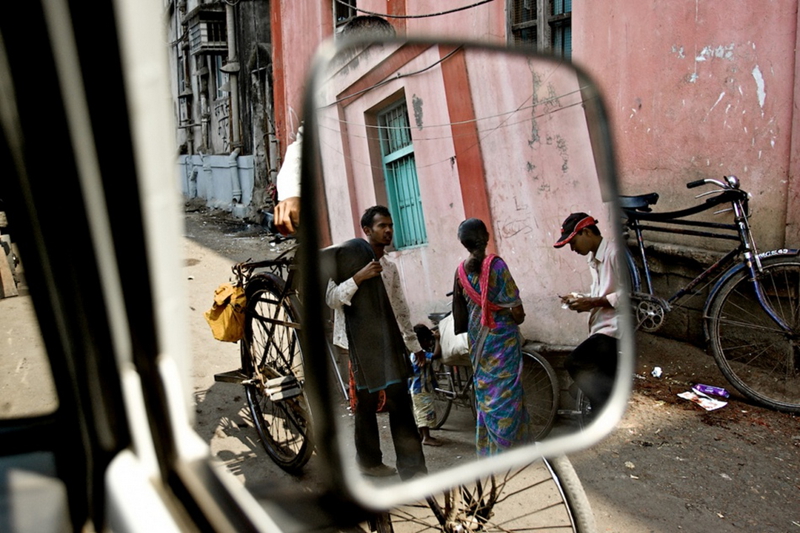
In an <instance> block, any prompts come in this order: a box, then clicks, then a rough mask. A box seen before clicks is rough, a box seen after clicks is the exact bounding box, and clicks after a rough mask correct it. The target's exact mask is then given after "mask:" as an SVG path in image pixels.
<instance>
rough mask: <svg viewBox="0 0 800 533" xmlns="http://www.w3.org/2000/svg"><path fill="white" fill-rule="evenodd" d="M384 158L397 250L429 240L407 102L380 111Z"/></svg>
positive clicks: (379, 123)
mask: <svg viewBox="0 0 800 533" xmlns="http://www.w3.org/2000/svg"><path fill="white" fill-rule="evenodd" d="M377 118H378V131H379V133H380V144H381V158H382V164H383V172H384V176H385V178H386V196H387V198H388V201H389V205H388V207H389V211H391V213H392V221H393V222H394V246H395V248H397V249H401V248H409V247H411V246H419V245H422V244H425V243H426V242H428V235H427V232H426V230H425V217H424V216H423V213H422V199H421V197H420V192H419V180H418V179H417V165H416V161H415V159H414V144H413V142H412V139H411V128H410V127H409V120H408V107H407V106H406V103H405V102H404V101H403V102H400V103H398V104H395V105H393V106H391V107H389V108H387V109H385V110H384V111H382V112H381V113H380V114H378V117H377Z"/></svg>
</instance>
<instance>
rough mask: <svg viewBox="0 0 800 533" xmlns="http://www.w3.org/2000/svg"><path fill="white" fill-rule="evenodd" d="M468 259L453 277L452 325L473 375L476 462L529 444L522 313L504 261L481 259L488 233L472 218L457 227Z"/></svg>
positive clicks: (479, 222)
mask: <svg viewBox="0 0 800 533" xmlns="http://www.w3.org/2000/svg"><path fill="white" fill-rule="evenodd" d="M458 239H459V240H460V241H461V244H463V245H464V247H465V248H466V249H467V251H469V258H467V259H466V260H465V261H464V262H462V263H461V264H460V265H459V266H458V269H457V271H456V276H455V278H456V279H455V287H454V291H453V319H454V321H455V324H456V333H461V332H463V331H465V330H466V331H467V332H468V337H469V344H470V356H471V358H472V366H473V371H474V384H475V399H476V402H477V412H478V417H477V418H478V420H477V427H476V442H475V444H476V448H477V453H478V455H479V456H489V455H495V454H497V453H499V452H501V451H503V450H506V449H508V448H511V447H513V446H517V445H520V444H525V443H527V442H529V440H530V438H529V433H530V430H529V420H530V417H529V415H528V411H527V409H526V408H525V399H524V391H523V389H522V382H521V381H520V374H521V370H522V352H521V349H522V338H521V336H520V332H519V324H521V323H522V321H523V320H524V319H525V311H524V309H523V307H522V301H521V300H520V297H519V289H518V288H517V284H516V283H515V282H514V278H513V277H512V276H511V272H510V271H509V269H508V265H506V263H505V261H503V259H501V258H500V257H498V256H496V255H494V254H489V255H486V245H487V244H488V242H489V232H488V231H487V229H486V225H485V224H484V223H483V222H482V221H481V220H479V219H477V218H470V219H467V220H465V221H464V222H462V223H461V225H460V226H459V227H458Z"/></svg>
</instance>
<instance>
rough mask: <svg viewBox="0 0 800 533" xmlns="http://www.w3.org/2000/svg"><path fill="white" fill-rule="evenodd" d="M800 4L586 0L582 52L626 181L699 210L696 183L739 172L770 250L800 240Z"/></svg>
mask: <svg viewBox="0 0 800 533" xmlns="http://www.w3.org/2000/svg"><path fill="white" fill-rule="evenodd" d="M797 7H798V6H797V2H796V1H795V0H781V1H775V2H766V3H765V2H725V3H719V2H711V1H703V0H692V1H688V0H678V1H673V2H659V1H656V0H649V1H641V2H602V3H598V2H580V3H576V5H575V11H574V12H573V35H574V37H573V46H574V49H573V59H574V60H575V61H576V63H579V64H581V65H582V66H584V67H585V68H586V69H587V70H588V71H589V73H590V74H591V75H592V76H593V77H594V79H595V80H596V81H597V82H598V83H599V85H600V87H601V89H602V90H603V91H604V94H605V98H606V103H607V105H608V108H609V114H610V116H611V121H612V128H613V133H614V141H615V144H616V149H617V159H618V162H619V168H620V181H621V186H622V189H623V191H625V192H627V193H629V194H637V193H646V192H652V191H656V192H659V193H660V194H661V200H660V201H659V206H662V205H663V207H664V208H680V207H686V206H688V205H691V203H692V202H693V195H694V194H695V190H693V191H688V190H687V189H686V188H685V183H686V182H688V181H691V180H696V179H700V178H719V177H721V176H722V175H728V174H734V175H736V176H738V177H739V178H740V179H741V180H742V188H744V189H745V190H748V191H750V192H751V193H752V195H753V200H752V202H751V207H752V210H753V213H754V215H753V219H752V220H753V223H754V227H755V233H756V237H757V238H758V239H759V243H760V245H761V248H762V249H764V250H766V249H770V248H775V247H780V246H784V245H794V246H800V232H798V227H797V224H798V217H799V216H800V212H799V211H798V209H797V180H796V179H795V174H796V172H797V170H796V169H797V165H796V163H794V158H795V157H796V156H795V157H793V153H795V152H797V149H796V144H797V138H798V136H797V132H798V131H799V130H798V129H797V127H796V126H795V121H796V120H797V119H796V117H795V113H794V109H795V102H796V101H797V100H796V98H795V93H796V92H797V90H798V89H797V81H796V75H795V73H796V56H795V48H796V46H797V20H798V13H797Z"/></svg>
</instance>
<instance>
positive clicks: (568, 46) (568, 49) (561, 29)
mask: <svg viewBox="0 0 800 533" xmlns="http://www.w3.org/2000/svg"><path fill="white" fill-rule="evenodd" d="M550 25H551V26H552V45H553V52H554V53H555V54H557V55H560V56H563V57H566V58H571V57H572V0H553V18H552V19H551V21H550Z"/></svg>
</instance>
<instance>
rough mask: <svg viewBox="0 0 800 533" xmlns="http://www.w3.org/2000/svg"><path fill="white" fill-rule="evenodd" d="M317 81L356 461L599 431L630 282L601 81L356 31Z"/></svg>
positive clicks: (519, 57)
mask: <svg viewBox="0 0 800 533" xmlns="http://www.w3.org/2000/svg"><path fill="white" fill-rule="evenodd" d="M315 79H316V80H317V86H315V87H314V88H313V90H314V91H315V92H314V95H315V97H316V100H315V101H314V104H313V105H314V106H315V114H314V121H315V125H316V127H315V128H314V130H313V131H312V132H306V135H312V136H316V142H317V144H318V149H319V156H320V161H321V172H320V173H319V175H321V177H322V181H321V182H320V183H317V184H316V185H315V187H316V191H317V193H318V194H317V195H316V197H317V198H318V201H317V204H318V206H319V208H320V210H321V214H320V215H319V217H318V220H319V228H318V229H319V239H320V241H321V245H322V246H323V247H324V249H323V251H322V252H321V259H322V261H321V272H320V284H321V285H322V288H323V289H325V290H324V292H325V299H326V303H327V305H328V307H325V305H324V304H320V307H321V308H322V309H326V310H330V309H332V310H333V311H332V312H331V316H332V319H333V321H334V327H333V328H332V334H331V335H330V339H329V341H330V342H331V343H332V344H333V345H334V346H336V350H337V351H336V352H335V357H334V359H335V364H336V365H337V368H338V369H339V370H340V372H339V373H340V374H341V375H342V376H344V378H343V380H344V382H342V383H339V384H338V386H337V387H332V389H331V390H332V391H333V392H332V394H334V397H333V398H330V403H332V404H336V405H339V406H340V412H341V413H343V414H345V413H347V409H348V408H354V407H355V406H356V404H357V408H356V409H355V414H353V415H351V416H346V415H344V416H341V417H340V418H339V420H341V421H342V423H341V424H340V425H339V426H338V427H337V433H338V435H339V442H340V445H341V449H342V450H343V452H342V454H343V455H344V456H345V457H344V458H343V459H344V460H345V461H346V464H349V465H351V466H352V471H353V472H358V471H360V472H361V474H364V475H363V476H359V477H363V478H364V479H367V480H370V481H372V482H374V483H375V484H378V485H381V486H383V485H384V484H385V483H391V482H392V481H394V482H396V481H397V480H398V479H401V480H404V479H409V478H412V477H415V475H416V474H418V473H419V472H424V471H426V470H427V471H428V472H429V473H430V474H433V473H434V472H435V471H437V470H439V469H441V468H444V467H450V466H459V465H464V464H468V463H470V462H471V461H472V460H473V459H476V458H478V457H491V456H507V455H508V454H506V453H503V452H505V451H506V450H511V449H517V448H525V446H523V445H525V444H529V443H534V442H536V443H539V444H538V445H537V447H536V448H535V449H536V450H538V449H543V448H542V447H541V443H542V442H545V443H546V442H548V441H553V442H558V443H566V442H568V441H567V440H564V438H565V437H569V438H572V441H569V442H573V441H575V440H576V439H575V437H576V436H577V435H578V434H579V433H581V431H582V430H583V429H584V428H586V427H589V429H590V430H591V428H592V427H594V426H592V424H591V422H592V420H597V418H598V411H600V409H598V404H601V403H603V402H605V401H606V399H607V398H608V396H609V394H610V393H611V389H612V386H613V385H614V378H615V375H616V374H615V373H616V372H617V368H618V367H617V364H616V362H617V361H616V360H617V342H616V337H618V336H619V330H618V328H617V319H618V316H617V310H616V309H615V307H614V306H615V305H617V295H618V294H619V293H624V290H623V288H622V287H623V284H622V283H620V282H619V281H618V280H617V279H616V274H615V272H613V270H614V268H612V267H613V266H614V265H615V264H616V263H615V262H616V245H615V244H614V243H615V242H616V241H619V239H617V238H616V236H617V235H618V233H619V231H618V224H617V220H616V217H615V216H614V213H615V212H616V207H615V206H616V200H615V193H614V191H615V183H614V181H613V179H614V177H613V171H612V166H611V157H610V156H609V153H610V149H609V145H608V142H609V141H608V138H607V135H605V133H604V131H605V125H604V122H603V116H604V115H603V112H602V108H601V104H600V102H599V98H598V95H597V93H596V89H595V88H594V86H593V85H591V84H590V83H589V82H588V81H587V80H586V79H585V78H584V77H583V76H582V75H581V74H579V73H578V72H577V71H576V70H575V69H574V68H573V67H572V66H571V65H569V64H568V63H563V62H561V61H558V60H555V59H553V58H545V57H537V56H530V55H526V54H522V53H518V52H511V51H509V50H498V49H487V48H483V47H480V48H479V47H468V46H459V45H442V44H430V43H426V44H409V43H402V42H396V43H383V44H369V45H357V46H353V47H350V48H344V49H341V50H340V51H339V52H338V53H337V54H336V56H335V57H334V58H333V60H332V61H330V62H329V63H328V64H327V66H326V68H325V70H324V72H322V73H317V74H316V78H315ZM306 116H307V117H308V114H307V115H306ZM373 206H384V208H373ZM571 214H581V215H580V216H578V215H574V216H572V217H569V215H571ZM568 217H569V218H568ZM468 219H474V220H469V221H468V222H465V221H467V220H468ZM565 219H566V220H565ZM462 223H463V224H462ZM562 223H563V224H564V226H563V227H562ZM556 244H558V245H559V246H558V247H556V246H555V245H556ZM573 252H574V253H573ZM493 255H496V256H498V257H499V258H501V259H500V260H492V259H491V257H492V256H493ZM595 257H596V258H597V259H598V261H594V262H592V263H590V264H587V259H588V258H595ZM620 257H621V256H620ZM606 258H608V261H605V259H606ZM604 261H605V262H604ZM462 262H463V264H464V269H463V272H461V273H460V274H457V271H458V270H460V267H459V265H461V264H462ZM598 264H599V265H600V266H599V267H596V265H598ZM593 266H595V269H594V270H593V268H592V267H593ZM597 273H599V278H598V279H599V281H598V282H595V285H596V286H595V288H594V290H593V291H592V292H591V293H590V291H591V290H592V287H593V274H597ZM482 274H485V275H483V276H482ZM456 278H458V281H457V282H455V280H456ZM454 282H455V284H454ZM454 288H455V293H454V295H453V291H454ZM482 294H488V295H489V298H488V299H482V297H481V295H482ZM619 297H620V302H619V303H620V304H623V303H624V302H625V301H626V298H625V296H624V294H619ZM454 302H455V304H454ZM622 307H624V306H623V305H617V308H622ZM312 308H313V307H312ZM451 309H452V310H453V313H452V314H450V311H451ZM626 324H627V322H626V320H625V319H623V320H622V324H621V325H622V326H623V327H622V329H624V326H625V325H626ZM415 325H417V326H418V327H417V328H416V333H417V334H416V335H415V329H414V326H415ZM590 325H591V331H590V327H589V326H590ZM428 331H431V332H435V333H436V336H437V339H438V342H436V343H433V342H430V339H429V335H427V332H428ZM456 331H464V332H465V333H462V334H461V335H460V336H456V335H455V332H456ZM590 333H592V334H594V333H600V334H601V337H600V340H597V339H596V338H595V337H592V338H594V339H595V340H594V341H592V343H591V346H590V347H587V346H583V350H578V351H577V352H576V353H574V354H573V353H572V351H573V348H575V347H576V346H577V345H579V344H581V343H583V342H584V341H586V340H587V337H588V336H589V334H590ZM459 345H460V346H461V349H459V348H458V346H459ZM464 345H468V346H469V348H468V349H466V350H465V349H464V348H463V347H464ZM454 346H455V348H454ZM465 351H466V353H465ZM629 351H630V350H628V352H629ZM408 352H411V355H405V354H407V353H408ZM584 353H590V354H593V357H594V356H595V355H596V354H597V353H603V354H605V355H604V356H603V358H602V361H603V363H602V364H596V363H597V361H596V360H592V358H589V360H588V361H587V360H585V358H582V357H581V354H584ZM623 353H626V350H623ZM625 361H627V359H626V360H625ZM627 364H628V363H627V362H626V363H625V365H620V366H626V365H627ZM409 375H410V376H411V377H412V379H411V381H410V386H409V381H408V380H407V376H409ZM628 375H629V373H628ZM348 376H349V379H348ZM576 380H577V383H576ZM618 381H626V380H618ZM628 387H629V384H628V383H623V384H621V385H620V386H619V387H618V389H619V390H620V391H622V392H619V391H615V394H617V396H615V399H619V400H622V398H624V395H625V394H627V388H628ZM342 391H347V392H345V393H344V394H342ZM350 396H354V397H355V398H351V397H350ZM354 400H355V401H354ZM593 403H594V405H592V404H593ZM620 403H621V402H620ZM376 411H377V414H375V413H376ZM609 411H613V409H612V410H609ZM619 411H620V412H621V407H619ZM615 416H618V414H617V415H615ZM612 418H613V419H612ZM615 420H616V418H614V417H606V418H604V420H603V422H604V424H603V425H605V426H608V425H609V424H610V423H613V422H614V421H615ZM594 429H595V431H589V432H590V433H592V437H593V438H597V437H599V436H600V434H602V431H600V432H599V433H598V431H596V430H597V427H594ZM420 442H421V444H420ZM520 457H522V456H520ZM426 465H427V466H426ZM431 465H435V466H431ZM395 468H396V469H397V470H398V472H397V474H398V475H395V473H394V470H395Z"/></svg>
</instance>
